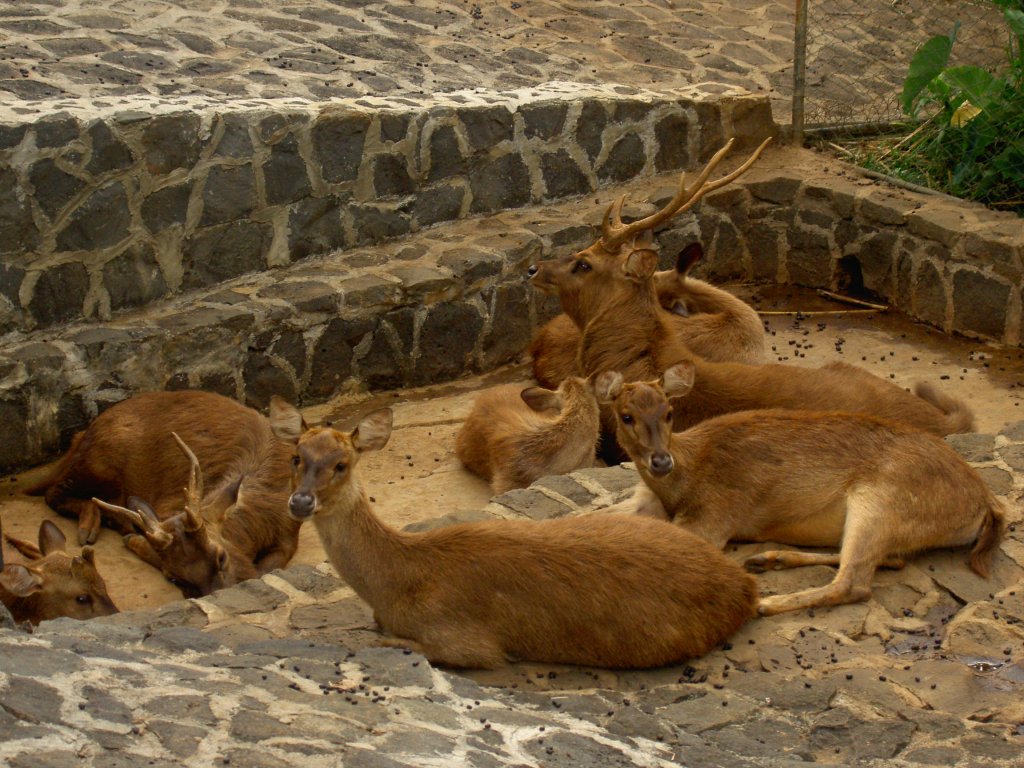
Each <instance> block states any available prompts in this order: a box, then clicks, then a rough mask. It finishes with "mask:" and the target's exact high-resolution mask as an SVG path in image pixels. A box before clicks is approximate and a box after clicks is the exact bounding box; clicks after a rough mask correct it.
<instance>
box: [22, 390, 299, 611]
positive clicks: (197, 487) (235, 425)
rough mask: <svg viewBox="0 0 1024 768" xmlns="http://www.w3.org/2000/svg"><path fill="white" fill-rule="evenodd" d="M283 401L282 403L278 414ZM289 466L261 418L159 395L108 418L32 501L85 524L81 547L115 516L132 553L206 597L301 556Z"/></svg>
mask: <svg viewBox="0 0 1024 768" xmlns="http://www.w3.org/2000/svg"><path fill="white" fill-rule="evenodd" d="M281 403H283V401H281V400H280V399H279V398H275V399H274V400H272V402H271V412H273V411H274V409H275V408H279V407H281ZM172 436H173V440H172ZM174 442H177V447H176V446H175V445H174ZM290 459H291V446H290V445H289V444H286V443H282V442H281V441H279V440H278V439H277V438H275V437H274V434H273V432H272V431H271V429H270V422H269V421H268V419H267V418H266V417H265V416H262V415H260V414H259V413H257V412H256V411H254V410H252V409H251V408H246V407H245V406H243V405H241V404H239V403H236V402H235V401H233V400H230V399H228V398H226V397H221V396H220V395H214V394H211V393H208V392H198V391H184V392H150V393H145V394H140V395H136V396H135V397H132V398H129V399H128V400H124V401H122V402H120V403H118V404H116V405H114V406H112V407H110V408H108V409H107V410H106V411H104V412H103V413H102V414H100V415H99V416H98V417H97V418H96V419H95V420H94V421H93V422H92V424H90V425H89V427H88V428H87V429H86V430H85V432H83V433H81V434H80V435H78V436H76V438H75V440H74V441H73V443H72V446H71V449H70V450H69V451H68V453H67V454H66V455H65V456H64V457H63V459H61V461H60V463H59V464H58V465H57V468H56V470H55V471H54V473H53V474H52V475H51V477H49V478H47V479H46V480H44V481H42V482H41V483H39V484H38V485H37V486H36V487H35V488H32V489H30V490H29V491H27V492H28V493H36V494H38V493H44V494H45V498H46V502H47V504H49V505H50V507H51V508H53V509H54V510H56V511H57V512H59V513H61V514H63V515H67V516H70V517H77V518H78V520H79V538H80V540H81V541H83V542H91V541H94V540H95V538H96V535H97V533H98V531H99V527H100V520H101V514H102V513H106V518H107V520H108V522H112V523H113V524H114V526H115V527H117V528H119V529H121V530H122V532H127V533H128V535H127V536H125V544H126V545H127V546H128V548H129V549H130V550H132V552H134V553H135V554H137V555H138V556H139V557H140V558H142V559H143V560H145V561H146V562H147V563H149V564H150V565H152V566H154V567H155V568H158V569H160V570H161V571H162V572H163V574H164V575H165V576H166V577H167V578H168V579H169V580H170V581H171V582H172V583H174V584H175V585H177V586H178V587H179V588H180V589H181V590H182V592H183V593H184V594H185V596H186V597H199V596H201V595H206V594H209V593H210V592H212V591H213V590H215V589H220V588H221V587H225V586H230V585H232V584H234V583H236V582H238V581H241V580H244V579H248V578H253V577H256V576H259V575H261V574H263V573H266V572H268V571H270V570H273V569H275V568H281V567H283V566H284V565H286V564H287V563H288V561H289V560H290V559H291V558H292V556H293V555H294V554H295V550H296V548H297V547H298V533H299V524H298V523H297V522H296V521H294V520H293V519H291V518H290V517H289V515H288V513H287V509H286V502H287V499H288V478H289V477H290V475H291V468H290V466H289V463H288V462H289V461H290ZM186 485H187V490H186V491H185V494H184V499H183V496H182V489H183V488H184V487H185V486H186ZM211 486H212V488H211V490H210V491H209V492H204V487H211ZM183 502H184V504H183Z"/></svg>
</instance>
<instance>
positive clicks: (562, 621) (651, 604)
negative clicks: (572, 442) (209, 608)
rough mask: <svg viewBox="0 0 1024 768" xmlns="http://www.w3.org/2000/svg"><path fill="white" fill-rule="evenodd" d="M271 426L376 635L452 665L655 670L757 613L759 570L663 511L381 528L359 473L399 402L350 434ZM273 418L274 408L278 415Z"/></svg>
mask: <svg viewBox="0 0 1024 768" xmlns="http://www.w3.org/2000/svg"><path fill="white" fill-rule="evenodd" d="M279 416H280V418H278V419H275V420H274V421H275V429H276V430H277V432H278V434H279V435H280V436H281V437H282V438H284V437H289V438H290V439H292V440H293V441H295V443H296V446H295V458H294V461H293V463H294V470H293V475H292V488H293V493H292V495H291V498H290V499H289V501H288V509H289V511H290V512H291V514H292V515H293V516H294V517H295V518H296V519H298V520H306V519H309V518H313V522H314V524H315V525H316V529H317V532H318V533H319V534H320V539H321V541H322V542H323V545H324V550H325V551H326V552H327V554H328V556H329V557H330V560H331V563H332V564H333V565H334V568H335V569H336V570H337V571H338V574H339V575H340V576H341V577H342V578H343V579H345V581H346V582H348V583H349V584H350V585H351V586H352V588H353V589H355V591H356V592H357V593H358V594H359V596H360V597H362V598H363V599H364V600H365V601H366V602H367V603H369V604H370V606H371V607H372V608H373V609H374V615H375V618H376V620H377V623H378V624H379V625H380V627H381V629H382V630H384V631H385V632H387V633H388V634H390V635H391V638H389V639H385V640H384V641H383V643H382V644H384V645H389V646H395V647H408V648H411V649H413V650H415V651H418V652H420V653H422V654H423V655H425V656H426V657H427V658H428V659H429V660H430V661H432V662H434V663H437V664H443V665H446V666H452V667H482V668H493V667H498V666H501V665H502V664H505V663H507V662H509V661H515V660H533V661H543V662H550V663H564V664H582V665H588V666H597V667H654V666H660V665H664V664H669V663H672V662H676V661H679V660H681V659H685V658H688V657H693V656H700V655H701V654H703V653H705V652H707V651H708V650H710V649H711V648H713V647H714V646H715V645H717V644H718V643H720V642H722V641H723V640H724V639H725V638H727V637H729V635H730V634H732V633H733V632H735V631H736V630H737V629H738V628H739V627H740V626H741V625H742V624H743V623H744V622H745V621H746V620H747V619H748V618H749V617H750V616H752V615H753V613H754V607H755V604H756V600H757V594H756V590H755V585H754V582H753V580H752V579H751V578H750V577H749V575H747V574H745V573H744V572H743V571H742V569H741V568H740V567H739V566H738V565H737V564H735V563H734V562H733V561H732V560H730V559H729V558H727V557H726V556H725V555H723V554H722V553H721V552H718V551H716V550H715V549H714V548H713V547H711V546H710V545H709V544H707V543H706V542H704V541H701V540H700V539H699V538H698V537H696V536H693V535H692V534H689V533H687V532H686V531H683V530H682V529H680V528H677V527H674V526H671V525H667V524H666V523H664V522H661V521H658V520H649V519H642V518H632V517H628V516H623V515H619V516H614V515H606V516H605V515H602V516H597V515H595V516H586V517H573V518H561V519H555V520H546V521H541V522H536V521H528V520H495V521H488V522H483V523H465V524H460V525H453V526H450V527H446V528H440V529H436V530H433V531H429V532H425V533H409V532H404V531H398V530H395V529H393V528H390V527H388V526H386V525H385V524H384V523H382V522H381V521H380V520H379V519H378V518H377V517H376V516H375V515H374V514H373V512H372V511H371V509H370V505H369V502H368V500H367V497H366V494H365V492H364V491H363V489H362V488H361V487H360V484H359V480H358V478H357V476H356V474H355V472H356V467H357V464H358V461H359V457H360V456H361V455H362V454H363V453H364V452H366V451H374V450H379V449H380V448H382V447H384V445H385V444H386V443H387V441H388V438H389V436H390V434H391V411H390V410H389V409H383V410H378V411H374V412H373V413H370V414H368V415H367V416H365V417H363V419H362V420H361V421H360V422H359V425H358V426H357V427H356V429H355V430H354V431H352V432H351V433H345V432H339V431H337V430H334V429H330V428H313V429H310V430H306V431H303V429H302V426H301V419H300V416H299V414H298V412H297V411H293V412H292V413H291V415H290V416H289V415H288V414H285V413H283V412H281V413H279ZM272 418H273V417H272Z"/></svg>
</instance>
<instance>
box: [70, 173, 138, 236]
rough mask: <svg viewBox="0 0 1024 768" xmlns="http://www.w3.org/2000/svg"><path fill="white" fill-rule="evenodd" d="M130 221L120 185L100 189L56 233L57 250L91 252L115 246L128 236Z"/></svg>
mask: <svg viewBox="0 0 1024 768" xmlns="http://www.w3.org/2000/svg"><path fill="white" fill-rule="evenodd" d="M131 219H132V216H131V212H130V211H129V209H128V196H127V193H126V192H125V188H124V186H123V185H122V184H121V182H113V183H111V184H107V185H105V186H102V187H100V188H98V189H97V190H96V191H95V192H93V193H92V194H91V195H89V197H87V198H86V200H85V202H83V203H82V204H81V205H79V206H78V207H77V208H76V209H75V210H74V211H73V212H72V214H71V216H70V217H68V222H67V224H66V225H65V226H64V227H63V228H62V229H61V230H60V232H58V233H57V250H58V251H90V250H96V249H99V248H107V247H109V246H112V245H116V244H117V243H119V242H121V241H122V240H124V239H125V238H126V237H127V236H128V234H129V231H128V227H129V225H130V224H131Z"/></svg>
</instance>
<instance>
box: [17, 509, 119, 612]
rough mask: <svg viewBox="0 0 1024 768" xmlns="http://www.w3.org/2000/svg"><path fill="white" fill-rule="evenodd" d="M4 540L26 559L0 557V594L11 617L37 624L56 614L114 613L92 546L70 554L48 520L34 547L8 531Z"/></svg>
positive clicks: (62, 538)
mask: <svg viewBox="0 0 1024 768" xmlns="http://www.w3.org/2000/svg"><path fill="white" fill-rule="evenodd" d="M4 540H5V541H6V542H7V543H8V544H10V545H11V546H13V547H14V548H15V549H17V550H18V551H19V552H20V553H21V554H22V555H23V556H24V557H25V558H26V559H25V562H24V563H9V562H6V561H5V560H4V558H3V557H2V556H0V599H2V601H3V603H4V605H5V606H6V607H7V609H8V610H9V611H10V612H11V615H12V616H13V617H14V620H15V621H18V622H22V621H27V622H29V623H31V624H38V623H39V622H41V621H47V620H49V619H56V618H59V617H61V616H66V617H69V618H72V619H91V618H95V617H97V616H109V615H111V614H114V613H117V612H118V611H117V607H116V606H115V605H114V602H113V601H112V600H111V599H110V595H109V594H108V593H107V585H106V583H105V582H104V581H103V577H102V576H100V574H99V571H97V570H96V558H95V554H94V552H93V549H92V547H84V548H83V549H82V551H81V554H78V555H69V554H68V553H67V552H66V551H65V538H64V534H63V533H61V531H60V529H59V528H57V526H56V525H54V524H53V523H52V522H50V521H49V520H45V521H43V523H42V524H41V525H40V527H39V545H38V547H37V546H35V545H34V544H32V543H31V542H28V541H23V540H21V539H16V538H14V537H12V536H5V537H4ZM2 546H3V544H2V542H0V549H2Z"/></svg>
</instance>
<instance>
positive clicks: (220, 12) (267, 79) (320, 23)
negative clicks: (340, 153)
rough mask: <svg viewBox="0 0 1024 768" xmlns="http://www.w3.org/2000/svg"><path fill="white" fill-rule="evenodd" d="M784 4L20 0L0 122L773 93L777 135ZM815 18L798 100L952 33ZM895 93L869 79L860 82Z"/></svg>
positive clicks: (5, 56) (783, 87)
mask: <svg viewBox="0 0 1024 768" xmlns="http://www.w3.org/2000/svg"><path fill="white" fill-rule="evenodd" d="M793 9H794V6H793V3H792V2H791V1H790V0H732V1H731V2H724V1H723V2H719V1H717V0H619V1H617V2H601V1H599V0H575V2H545V1H544V0H522V2H511V0H502V1H501V2H480V3H475V2H469V1H468V0H416V1H415V2H414V0H401V1H400V2H375V1H374V0H299V1H298V2H292V3H286V4H274V3H268V2H259V1H258V0H179V2H173V3H171V2H164V1H163V0H138V1H137V2H134V1H133V2H109V0H17V2H15V3H8V4H5V5H4V7H2V8H0V92H6V93H7V94H8V97H7V98H6V99H2V100H0V102H2V103H0V119H4V118H8V117H12V116H13V117H16V116H19V115H20V116H25V115H31V114H35V113H39V112H41V111H44V110H45V111H51V110H55V109H69V110H73V111H74V110H86V111H88V110H91V109H95V108H97V107H109V106H117V105H122V106H124V107H125V108H126V109H154V108H157V109H161V110H165V109H167V108H169V107H171V108H181V107H182V106H186V107H187V106H195V107H198V106H202V105H204V104H215V105H221V106H222V105H223V104H224V103H225V101H231V102H235V103H238V104H239V105H240V106H241V105H242V104H245V103H252V102H262V103H264V104H269V103H274V102H280V101H290V100H292V101H294V100H298V101H324V100H330V99H339V98H341V99H344V98H358V97H361V96H367V95H372V96H406V97H411V98H415V97H417V96H420V95H423V94H432V93H436V92H439V91H454V90H459V89H466V88H490V89H497V90H503V89H509V88H522V87H528V86H532V85H537V84H539V83H542V82H547V81H552V80H568V81H573V82H578V83H626V84H630V85H634V86H639V87H644V88H651V89H654V90H658V89H659V88H674V87H679V86H682V85H688V84H692V83H705V82H717V83H724V84H728V85H740V86H743V87H744V88H747V89H748V90H751V91H754V92H763V93H766V94H768V95H769V96H770V97H771V99H772V103H773V108H774V111H775V114H776V119H778V120H779V121H780V122H783V123H785V122H788V115H789V112H790V105H789V100H790V95H791V93H792V72H791V61H792V56H793ZM986 10H987V9H985V8H978V9H976V14H975V15H976V16H977V17H978V18H979V19H980V18H982V17H984V16H985V13H986ZM820 23H821V24H825V25H829V28H828V29H824V30H820V32H821V33H822V34H825V33H827V35H828V38H827V39H828V40H829V48H828V49H827V50H825V51H817V53H816V55H820V56H822V57H823V58H824V61H823V63H822V65H821V66H822V67H823V69H821V71H820V72H819V71H818V69H817V68H812V70H811V72H810V75H811V76H810V79H809V83H808V98H809V99H815V98H823V99H828V100H829V102H830V103H839V102H849V101H850V99H854V100H856V99H863V98H864V97H865V94H864V93H860V92H858V90H857V86H856V84H853V85H852V86H851V83H850V80H849V77H848V74H849V73H844V72H843V71H842V67H843V66H845V65H844V63H843V62H844V61H854V62H863V61H868V62H871V61H876V60H883V61H905V62H909V60H910V56H911V54H912V53H913V50H914V48H915V47H916V46H917V45H919V44H920V43H921V42H923V41H924V40H926V39H927V38H928V37H929V36H930V35H931V34H938V33H939V32H940V31H941V32H948V30H947V29H945V28H943V29H942V30H939V31H934V30H930V29H928V28H926V26H925V25H926V20H925V19H923V18H920V17H919V16H918V15H917V14H915V13H905V12H901V8H900V3H897V2H890V0H865V2H863V3H859V4H858V8H857V12H856V13H845V14H843V15H842V16H840V17H837V18H835V19H824V20H822V21H821V22H820ZM832 27H835V28H832ZM815 50H817V49H815ZM837 67H838V68H839V70H838V76H837V70H836V68H837ZM890 79H891V78H890ZM894 86H898V82H889V81H888V80H886V78H884V77H883V78H880V77H879V76H878V75H877V73H876V74H874V75H872V79H871V80H870V81H869V86H868V87H875V88H891V87H894Z"/></svg>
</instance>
